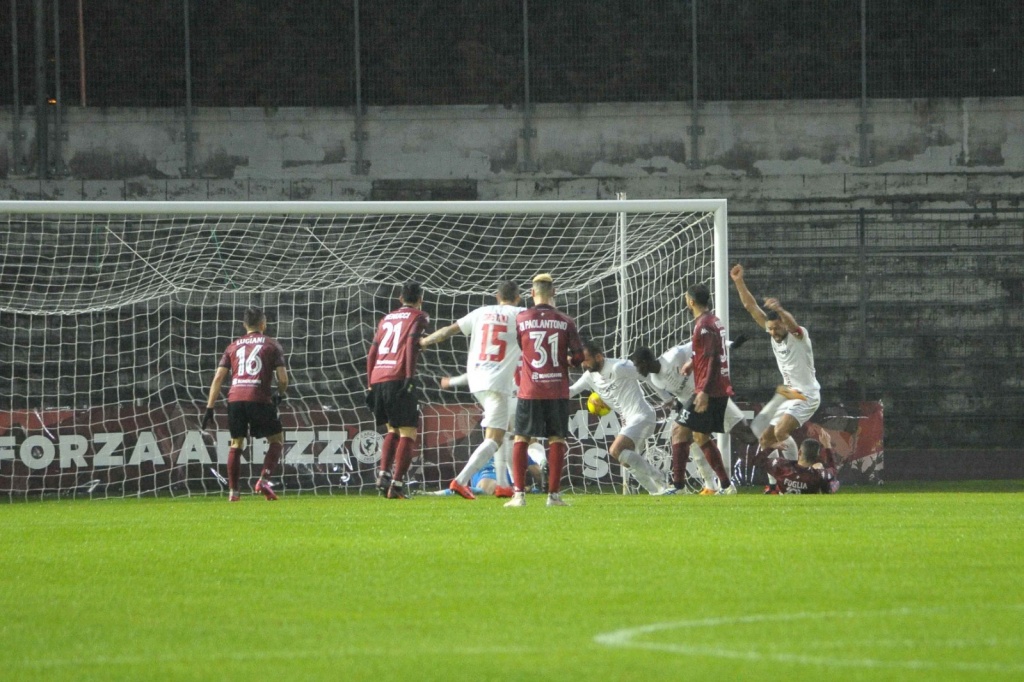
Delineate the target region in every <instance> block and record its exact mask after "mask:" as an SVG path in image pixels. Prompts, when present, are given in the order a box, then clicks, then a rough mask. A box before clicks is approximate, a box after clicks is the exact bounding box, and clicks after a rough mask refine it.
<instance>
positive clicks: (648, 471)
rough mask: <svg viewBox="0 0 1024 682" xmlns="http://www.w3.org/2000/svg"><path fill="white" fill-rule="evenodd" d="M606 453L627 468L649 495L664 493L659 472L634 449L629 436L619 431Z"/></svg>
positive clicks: (634, 444) (634, 446)
mask: <svg viewBox="0 0 1024 682" xmlns="http://www.w3.org/2000/svg"><path fill="white" fill-rule="evenodd" d="M608 454H609V455H611V456H612V457H614V458H615V459H616V461H618V463H619V464H621V465H622V466H624V467H626V468H627V469H629V471H630V473H631V474H633V478H635V479H636V480H637V481H638V482H639V483H640V485H642V486H643V487H644V489H645V490H646V491H647V492H649V493H650V494H651V495H662V494H664V493H665V486H664V485H663V484H662V483H661V482H660V479H661V474H659V473H658V470H657V469H655V468H654V466H653V465H652V464H651V463H650V462H648V461H647V460H646V459H644V457H643V455H641V454H640V453H638V452H637V451H636V443H634V442H633V439H632V438H630V437H629V436H624V435H622V434H621V433H620V434H619V435H618V436H616V437H615V440H614V441H612V446H611V447H610V448H608Z"/></svg>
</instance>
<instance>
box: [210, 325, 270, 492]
mask: <svg viewBox="0 0 1024 682" xmlns="http://www.w3.org/2000/svg"><path fill="white" fill-rule="evenodd" d="M242 325H243V326H244V327H245V336H241V337H239V338H237V339H235V340H234V341H232V342H231V343H230V344H228V347H227V349H225V351H224V354H223V355H222V356H221V358H220V366H219V367H217V373H216V374H215V375H214V377H213V383H212V384H210V394H209V396H208V397H207V399H206V414H205V415H204V416H203V425H202V426H203V429H207V428H209V427H211V426H216V425H217V422H216V419H215V418H214V412H213V408H214V405H216V404H217V397H218V396H219V395H220V389H221V386H222V385H223V384H224V381H225V380H226V379H227V378H228V377H231V388H230V389H229V390H228V430H229V431H230V432H231V448H230V449H229V450H228V501H229V502H238V500H239V495H238V475H239V469H240V467H241V462H242V452H243V451H244V450H245V439H246V437H247V436H248V437H251V438H266V439H267V442H268V443H269V446H268V447H267V454H266V456H264V458H263V469H262V470H261V471H260V477H259V479H258V480H257V481H256V485H255V486H254V490H255V491H256V492H258V493H263V496H264V497H266V498H267V499H268V500H276V499H277V495H276V494H275V493H274V489H273V487H272V486H271V484H270V475H271V474H272V473H273V471H274V468H275V467H276V466H277V462H278V460H279V459H281V451H282V450H283V448H284V429H283V427H282V426H281V419H280V417H279V416H278V413H277V406H278V405H280V404H281V401H282V400H284V399H285V396H286V395H287V392H288V372H287V370H286V369H285V358H284V349H283V348H282V347H281V344H280V343H278V342H277V341H276V340H274V339H272V338H270V337H269V336H267V335H266V331H267V316H266V315H264V314H263V311H262V310H260V309H259V308H255V307H252V308H247V309H246V311H245V315H244V317H243V319H242ZM275 377H276V378H277V393H276V394H274V395H271V393H270V385H271V382H272V381H273V379H274V378H275Z"/></svg>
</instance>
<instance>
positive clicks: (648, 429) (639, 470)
mask: <svg viewBox="0 0 1024 682" xmlns="http://www.w3.org/2000/svg"><path fill="white" fill-rule="evenodd" d="M582 367H583V369H584V370H586V371H585V372H583V375H582V376H581V377H580V378H579V379H577V380H576V383H574V384H573V385H572V386H570V387H569V397H570V398H571V397H574V396H577V395H579V394H580V393H582V392H583V391H591V392H595V393H597V394H598V395H599V396H601V400H602V401H604V403H605V404H606V405H608V407H610V408H611V409H612V411H614V412H615V414H616V415H618V417H619V425H620V426H621V429H620V430H619V433H618V434H617V435H616V436H615V440H614V441H612V444H611V447H609V448H608V454H609V455H611V456H612V458H614V459H615V460H616V461H618V462H619V464H621V465H622V466H624V467H626V468H627V469H629V471H630V473H632V474H633V477H634V478H635V479H636V480H637V481H638V482H639V483H640V485H642V486H643V487H644V488H645V489H646V490H647V492H649V493H650V494H652V495H665V494H671V493H674V492H675V488H670V487H668V486H666V485H665V481H664V477H663V476H662V474H661V472H659V471H658V470H657V469H655V468H654V466H653V465H652V464H651V463H650V462H648V461H647V460H646V459H644V457H643V455H641V454H640V453H639V452H638V451H637V448H638V447H639V446H642V445H644V444H645V443H646V442H647V439H648V438H649V437H650V436H651V435H653V434H654V428H655V425H656V423H657V420H656V417H655V414H654V409H653V408H652V407H651V406H650V405H648V404H647V400H646V399H645V398H644V392H643V389H641V388H640V374H639V373H638V372H637V368H636V367H634V366H633V363H632V362H630V361H629V360H617V359H615V358H606V357H605V355H604V351H603V350H602V348H601V346H600V345H598V344H597V342H595V341H588V342H587V343H584V344H583V364H582Z"/></svg>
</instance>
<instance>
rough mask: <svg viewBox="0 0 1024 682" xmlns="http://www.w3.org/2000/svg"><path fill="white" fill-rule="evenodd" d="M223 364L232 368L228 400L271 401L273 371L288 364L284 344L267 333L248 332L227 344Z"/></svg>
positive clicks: (221, 361) (221, 362) (222, 365)
mask: <svg viewBox="0 0 1024 682" xmlns="http://www.w3.org/2000/svg"><path fill="white" fill-rule="evenodd" d="M220 366H221V367H226V368H228V369H229V370H230V375H231V389H230V390H229V391H228V402H239V401H244V402H255V403H269V402H270V387H271V385H272V383H273V381H274V374H275V372H276V370H277V368H278V367H284V366H285V355H284V348H282V346H281V344H280V343H279V342H278V341H277V340H276V339H272V338H270V337H269V336H266V335H264V334H259V333H255V332H254V333H252V334H246V335H245V336H243V337H241V338H238V339H235V340H234V341H233V342H232V343H231V344H230V345H229V346H228V347H227V350H225V351H224V355H222V356H221V359H220Z"/></svg>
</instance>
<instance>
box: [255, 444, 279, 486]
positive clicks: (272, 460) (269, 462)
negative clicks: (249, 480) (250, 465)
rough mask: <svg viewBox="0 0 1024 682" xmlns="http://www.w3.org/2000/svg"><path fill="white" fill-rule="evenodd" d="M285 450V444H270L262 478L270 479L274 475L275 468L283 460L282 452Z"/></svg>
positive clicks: (264, 461)
mask: <svg viewBox="0 0 1024 682" xmlns="http://www.w3.org/2000/svg"><path fill="white" fill-rule="evenodd" d="M283 450H284V444H283V443H271V444H270V446H269V447H268V448H267V454H266V455H264V456H263V471H261V472H260V478H270V475H271V474H272V473H274V467H276V466H277V463H278V462H279V461H280V460H281V452H282V451H283Z"/></svg>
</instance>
